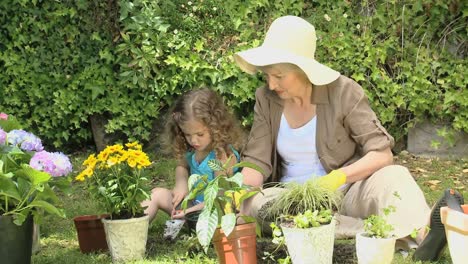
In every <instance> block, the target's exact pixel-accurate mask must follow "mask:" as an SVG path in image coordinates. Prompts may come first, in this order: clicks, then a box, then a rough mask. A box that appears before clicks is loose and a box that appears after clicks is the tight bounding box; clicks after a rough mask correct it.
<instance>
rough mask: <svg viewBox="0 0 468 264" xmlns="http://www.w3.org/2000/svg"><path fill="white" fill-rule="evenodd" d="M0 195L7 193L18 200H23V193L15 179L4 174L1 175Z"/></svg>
mask: <svg viewBox="0 0 468 264" xmlns="http://www.w3.org/2000/svg"><path fill="white" fill-rule="evenodd" d="M0 195H6V196H8V197H11V198H14V199H16V200H18V201H20V200H21V195H20V193H19V192H18V188H17V187H16V185H15V184H14V183H13V180H12V179H10V178H8V177H6V176H4V175H0Z"/></svg>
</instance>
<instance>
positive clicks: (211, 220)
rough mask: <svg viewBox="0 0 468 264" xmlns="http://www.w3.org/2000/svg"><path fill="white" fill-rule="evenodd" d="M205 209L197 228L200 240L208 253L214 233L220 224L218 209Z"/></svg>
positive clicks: (199, 218)
mask: <svg viewBox="0 0 468 264" xmlns="http://www.w3.org/2000/svg"><path fill="white" fill-rule="evenodd" d="M205 209H206V208H205ZM205 209H203V210H202V212H201V214H200V216H199V217H198V221H197V227H196V229H197V237H198V242H200V245H201V246H202V247H203V249H204V250H205V253H207V252H208V247H209V245H210V242H211V239H212V238H213V234H214V232H215V230H216V227H217V226H218V211H217V210H216V209H215V210H211V211H209V210H205Z"/></svg>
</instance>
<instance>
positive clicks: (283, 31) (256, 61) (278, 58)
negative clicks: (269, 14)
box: [234, 16, 340, 85]
mask: <svg viewBox="0 0 468 264" xmlns="http://www.w3.org/2000/svg"><path fill="white" fill-rule="evenodd" d="M316 42H317V37H316V35H315V28H314V26H313V25H311V24H310V23H309V22H307V21H306V20H304V19H302V18H300V17H297V16H283V17H280V18H277V19H276V20H275V21H273V23H272V24H271V26H270V28H269V29H268V32H267V33H266V36H265V40H264V41H263V44H262V45H261V46H259V47H257V48H252V49H249V50H246V51H241V52H238V53H236V54H234V60H235V61H236V63H237V64H238V65H239V67H240V68H241V69H242V70H243V71H245V72H247V73H249V74H255V73H256V72H257V66H267V65H271V64H277V63H292V64H295V65H296V66H298V67H299V68H301V69H302V70H303V71H304V73H305V74H306V75H307V77H308V78H309V80H310V82H311V83H312V84H314V85H325V84H329V83H331V82H333V81H334V80H336V79H338V77H339V76H340V73H339V72H337V71H335V70H333V69H331V68H329V67H327V66H325V65H323V64H321V63H319V62H318V61H316V60H315V48H316Z"/></svg>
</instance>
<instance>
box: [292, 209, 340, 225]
mask: <svg viewBox="0 0 468 264" xmlns="http://www.w3.org/2000/svg"><path fill="white" fill-rule="evenodd" d="M292 219H293V222H294V224H295V226H296V227H298V228H310V227H318V226H321V225H323V224H328V223H330V221H331V219H332V212H331V210H330V209H327V210H320V211H319V210H315V211H313V212H312V211H311V210H307V211H305V212H304V214H301V213H299V214H298V215H296V216H294V217H293V218H292Z"/></svg>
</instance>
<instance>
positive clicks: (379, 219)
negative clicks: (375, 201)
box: [364, 206, 395, 238]
mask: <svg viewBox="0 0 468 264" xmlns="http://www.w3.org/2000/svg"><path fill="white" fill-rule="evenodd" d="M391 212H395V206H389V207H386V208H384V209H383V215H371V216H369V217H368V218H367V219H365V220H364V231H365V232H366V235H367V236H369V237H373V238H389V237H391V236H392V234H391V232H392V231H393V229H394V228H393V226H392V225H391V224H389V223H387V216H388V215H389V214H390V213H391Z"/></svg>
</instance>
